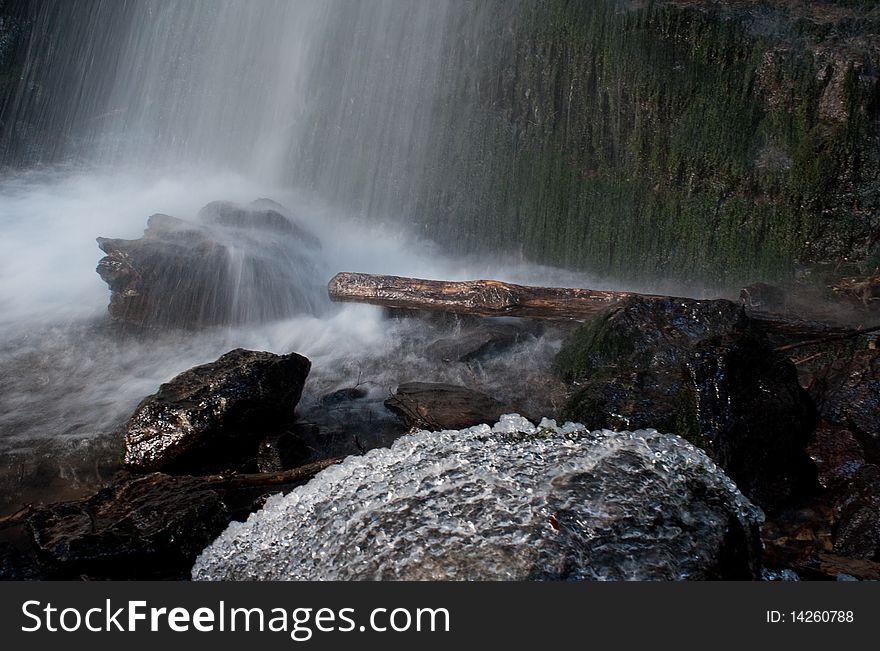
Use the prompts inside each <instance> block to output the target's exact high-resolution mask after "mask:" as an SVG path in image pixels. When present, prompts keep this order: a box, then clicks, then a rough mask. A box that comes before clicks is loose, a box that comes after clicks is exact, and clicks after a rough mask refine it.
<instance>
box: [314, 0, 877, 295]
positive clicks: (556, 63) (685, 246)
mask: <svg viewBox="0 0 880 651" xmlns="http://www.w3.org/2000/svg"><path fill="white" fill-rule="evenodd" d="M868 6H869V5H865V7H868ZM858 7H861V5H858ZM858 7H856V6H854V8H853V10H852V11H853V18H852V22H851V24H850V26H849V27H848V28H847V29H851V30H862V31H866V33H868V32H869V31H870V30H871V29H872V28H873V27H872V24H870V23H865V24H862V23H861V22H859V16H860V15H861V14H859V11H862V10H860V9H859V8H858ZM865 11H867V10H865ZM452 13H453V18H452V20H453V21H454V22H453V23H452V24H450V25H449V26H447V29H448V30H449V33H451V34H455V35H456V38H450V39H448V42H447V43H446V45H445V49H444V51H443V52H442V54H441V56H440V57H439V58H438V61H439V62H440V68H439V70H438V71H437V89H436V93H437V100H436V102H435V106H433V112H432V114H431V128H430V130H428V131H426V132H425V133H421V134H419V138H420V139H421V138H424V139H425V141H426V142H427V145H426V146H425V148H424V150H425V151H426V152H429V153H430V155H429V156H427V160H426V162H425V164H424V166H421V167H420V166H411V167H407V168H404V169H399V168H395V167H394V166H393V165H387V166H383V168H382V169H380V170H376V169H375V167H376V166H375V165H372V166H371V165H368V164H366V162H365V161H364V160H361V159H359V158H358V156H357V155H351V156H349V157H346V159H345V160H343V161H341V162H339V164H341V165H344V166H346V168H350V170H351V171H352V174H345V173H344V172H345V170H344V169H333V170H326V169H325V170H321V169H320V168H318V169H317V172H316V176H315V183H316V184H318V185H320V183H322V182H324V180H325V179H335V178H358V179H360V180H359V181H358V183H357V184H356V185H353V186H351V187H348V188H345V189H343V190H342V191H341V193H340V192H337V194H341V195H344V196H343V199H345V197H346V196H347V197H348V199H349V200H350V201H351V202H352V207H353V208H354V209H357V210H366V211H375V212H377V213H379V214H380V215H381V217H382V218H383V219H386V218H387V216H388V215H389V214H399V215H401V217H402V218H403V219H405V220H412V219H413V218H415V219H416V220H417V222H418V224H419V227H420V228H419V230H420V232H422V233H424V234H426V235H428V236H429V237H432V238H434V239H436V240H438V241H440V242H441V243H446V244H447V245H449V246H450V247H451V248H454V249H455V250H456V251H457V252H463V253H482V252H485V251H487V250H488V251H495V250H498V249H499V248H501V249H505V250H508V251H510V250H512V251H515V252H517V253H521V254H522V256H523V257H525V258H527V259H531V260H537V261H541V262H543V263H549V264H553V265H561V266H565V267H569V268H576V269H583V270H587V271H590V272H593V273H594V274H596V275H597V276H599V277H600V278H601V277H608V278H611V277H613V278H616V279H625V280H641V281H644V280H651V281H656V280H657V279H659V278H669V279H676V280H679V281H684V282H694V283H695V284H705V283H708V284H711V285H714V286H716V287H735V286H741V285H742V284H743V283H745V282H751V281H756V280H765V281H780V280H783V279H786V278H788V277H791V275H792V271H793V269H794V267H795V265H796V263H799V262H804V261H809V260H811V259H833V260H837V259H840V258H841V257H843V256H847V257H852V254H851V253H845V252H843V249H845V248H849V249H852V248H853V246H849V244H850V242H853V243H855V244H858V243H859V242H869V241H871V237H872V236H871V233H870V228H867V227H866V225H865V224H866V217H865V215H866V214H868V213H867V212H866V209H867V210H868V211H869V210H870V207H869V206H868V204H870V206H873V205H874V203H877V192H876V188H874V186H873V185H872V180H871V179H875V178H876V177H877V176H878V169H877V165H878V163H877V161H878V160H880V156H878V152H877V144H876V143H877V142H878V140H877V138H876V135H877V133H876V130H877V124H878V106H880V100H878V93H880V91H878V85H877V83H876V81H870V79H869V78H868V77H864V78H862V77H860V75H859V73H858V70H857V69H856V68H855V67H853V66H851V67H850V68H849V69H848V70H847V71H845V79H844V83H843V104H844V107H843V108H844V111H843V112H844V114H845V116H846V117H845V123H843V124H828V122H827V120H826V121H823V120H821V119H820V116H819V114H820V111H819V104H820V101H819V100H820V98H821V97H822V94H823V92H825V90H826V84H827V82H826V81H825V79H826V77H827V74H828V73H829V70H828V69H827V62H826V61H824V60H822V61H820V60H817V58H816V55H814V54H813V52H812V50H811V48H809V47H806V46H802V45H797V44H793V42H792V41H791V39H790V36H791V34H792V33H795V34H796V33H799V30H800V32H803V31H804V30H808V29H809V28H810V24H809V21H801V22H797V21H795V20H793V19H792V20H789V22H788V23H785V24H782V25H781V26H780V27H779V30H780V35H779V36H778V37H776V40H774V37H773V36H772V35H770V36H765V35H758V34H756V33H753V32H751V31H750V27H749V24H748V21H747V20H740V19H738V18H736V17H733V18H731V17H730V16H728V15H721V14H719V13H717V12H715V11H712V10H705V11H704V10H701V9H697V8H694V7H688V6H681V5H679V4H676V3H667V2H653V3H647V4H646V5H645V6H642V7H640V8H635V9H633V8H631V7H630V8H629V9H627V10H625V9H624V8H623V7H622V5H621V3H620V2H617V1H616V0H594V1H591V2H583V1H582V0H541V1H537V2H536V1H529V2H526V1H521V2H506V1H505V2H501V1H500V0H490V1H488V2H483V3H475V4H474V5H472V6H470V9H469V11H461V12H452ZM862 13H864V11H863V12H862ZM781 20H782V19H781ZM783 22H784V21H783ZM352 29H353V27H352ZM823 29H824V30H826V31H827V28H825V27H823ZM807 37H809V38H826V37H828V38H830V36H828V34H824V35H823V34H812V33H810V34H805V38H807ZM343 42H344V39H343ZM830 72H834V73H840V71H833V70H831V71H830ZM838 76H839V74H838ZM321 78H323V77H321ZM331 85H332V84H325V86H327V87H329V86H331ZM346 101H348V100H347V99H346ZM333 103H334V102H332V101H328V102H327V104H330V105H332V104H333ZM374 109H375V110H379V109H376V108H375V107H374V106H373V105H372V104H367V103H365V105H364V108H362V110H365V111H372V110H374ZM316 119H317V122H318V125H319V126H318V127H317V128H316V129H315V131H314V133H315V143H317V144H318V146H320V144H321V143H322V142H324V140H325V139H326V137H329V136H326V135H324V134H331V133H332V132H333V129H335V128H336V126H337V125H336V124H335V123H334V122H333V116H318V117H317V118H316ZM322 120H323V121H325V122H322ZM321 125H323V126H321ZM353 149H354V148H353ZM383 160H384V159H383ZM386 168H387V169H386ZM366 169H369V170H370V172H371V173H370V177H369V179H368V178H366V177H364V173H363V170H366ZM358 171H359V172H360V175H358V174H355V173H354V172H358ZM336 190H337V191H338V190H339V189H338V188H337V189H336ZM871 197H873V199H872V198H871ZM365 200H368V203H366V204H365V203H364V201H365ZM871 202H874V203H871ZM831 207H833V208H835V212H833V213H829V212H828V210H829V208H831ZM847 215H849V216H852V219H850V218H849V217H847ZM841 234H843V235H842V238H843V240H845V241H847V244H846V245H845V246H844V245H842V246H837V247H836V248H835V246H832V245H831V244H830V243H829V242H830V240H831V237H832V236H834V237H835V238H838V239H839V238H840V237H841ZM808 243H809V244H808ZM862 248H864V247H862ZM856 249H858V250H861V249H859V248H858V246H856Z"/></svg>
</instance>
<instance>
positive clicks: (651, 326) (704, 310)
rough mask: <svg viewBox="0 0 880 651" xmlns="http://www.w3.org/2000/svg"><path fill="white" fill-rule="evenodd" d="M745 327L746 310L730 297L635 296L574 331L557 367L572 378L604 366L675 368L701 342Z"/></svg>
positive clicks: (650, 368) (561, 372) (565, 377)
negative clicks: (706, 298)
mask: <svg viewBox="0 0 880 651" xmlns="http://www.w3.org/2000/svg"><path fill="white" fill-rule="evenodd" d="M744 325H745V317H744V316H743V313H742V308H741V307H740V306H739V305H737V304H736V303H733V302H731V301H725V300H716V301H696V300H690V299H686V298H664V299H649V298H646V297H643V296H633V297H630V298H627V299H625V300H623V301H621V302H620V303H618V304H617V305H616V306H615V307H613V308H611V309H610V310H607V311H605V312H603V313H601V314H599V315H597V316H596V317H594V318H593V319H591V320H590V321H588V322H587V323H585V324H584V325H583V326H581V328H579V329H578V330H577V331H575V332H574V333H573V334H572V335H571V336H570V337H569V338H568V339H567V340H566V342H565V344H564V345H563V347H562V349H561V350H560V351H559V354H558V355H557V357H556V362H555V365H556V370H557V372H558V373H559V374H560V375H561V376H562V378H563V379H565V380H566V381H569V382H576V381H579V380H583V379H587V378H589V376H590V375H592V374H593V373H595V372H597V371H600V372H601V371H603V370H606V369H612V370H615V371H617V370H619V371H621V372H623V373H626V374H629V373H631V372H633V371H641V370H655V371H656V370H663V369H669V368H673V369H675V370H677V369H678V366H679V364H680V363H681V361H682V360H683V359H684V358H685V357H686V356H687V355H688V354H689V353H690V351H691V350H692V349H693V347H694V346H695V345H696V344H697V343H698V342H700V341H702V340H703V339H706V338H707V337H712V336H717V335H722V334H726V333H728V332H732V331H734V330H735V329H737V328H741V327H743V326H744Z"/></svg>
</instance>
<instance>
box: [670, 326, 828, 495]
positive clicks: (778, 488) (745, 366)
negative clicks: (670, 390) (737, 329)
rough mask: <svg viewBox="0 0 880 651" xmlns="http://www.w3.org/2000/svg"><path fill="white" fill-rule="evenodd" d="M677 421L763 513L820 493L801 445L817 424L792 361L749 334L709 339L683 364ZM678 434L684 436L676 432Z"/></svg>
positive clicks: (805, 441)
mask: <svg viewBox="0 0 880 651" xmlns="http://www.w3.org/2000/svg"><path fill="white" fill-rule="evenodd" d="M684 375H685V379H684V383H683V385H682V388H683V394H684V395H683V398H682V400H683V401H685V402H687V401H692V402H691V405H690V409H684V410H683V411H684V412H690V413H691V414H692V418H691V420H690V422H687V420H688V419H687V418H686V417H682V418H681V419H680V428H679V429H680V431H681V429H682V428H687V429H689V430H690V432H688V433H687V434H688V436H687V438H689V440H692V441H695V442H697V443H698V444H699V445H700V446H701V447H702V448H704V449H705V450H706V451H707V452H708V453H709V455H710V456H711V457H712V458H713V459H714V460H715V462H716V463H717V464H718V465H719V466H721V467H722V468H724V470H725V472H726V473H727V474H728V475H729V476H730V477H731V479H733V480H734V481H735V482H736V484H737V486H739V488H740V490H742V491H743V493H745V494H746V495H748V496H749V498H750V499H751V500H752V501H754V502H755V503H756V504H758V505H759V506H761V507H762V508H764V509H770V510H772V509H775V508H778V507H780V506H781V505H782V504H784V503H785V502H786V501H788V500H789V499H790V498H791V497H793V496H795V495H809V494H811V493H814V492H815V489H816V488H817V487H818V486H817V483H816V470H815V466H814V465H813V464H812V462H811V461H810V459H809V457H808V456H807V453H806V452H805V447H806V444H807V441H808V440H809V438H810V435H811V434H812V432H813V430H814V429H815V427H816V424H817V422H818V418H817V415H816V409H815V407H814V405H813V402H812V400H811V399H810V396H809V395H808V394H807V392H806V391H805V390H804V389H803V388H802V387H801V386H800V384H799V383H798V379H797V369H796V368H795V366H794V364H793V363H792V362H791V360H789V359H787V358H786V357H784V356H783V355H781V354H780V353H777V352H775V351H774V350H773V349H772V348H771V347H770V346H769V344H767V343H766V342H765V341H763V340H760V339H757V338H753V337H750V336H747V335H728V336H726V337H718V338H712V339H708V340H706V341H704V342H703V343H701V344H700V345H699V346H697V347H696V349H695V351H694V352H693V354H692V355H691V357H690V358H689V359H688V360H687V361H686V362H685V364H684ZM682 433H683V434H684V432H682Z"/></svg>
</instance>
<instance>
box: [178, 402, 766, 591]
mask: <svg viewBox="0 0 880 651" xmlns="http://www.w3.org/2000/svg"><path fill="white" fill-rule="evenodd" d="M761 519H762V515H761V513H760V511H759V510H758V509H756V508H755V507H754V506H753V505H752V504H750V503H749V502H748V500H746V499H745V498H744V497H743V496H742V494H741V493H740V492H739V491H738V490H737V489H736V487H735V486H734V485H733V483H732V482H731V481H730V480H729V479H728V478H727V477H726V476H725V475H724V473H723V472H721V471H720V470H719V469H718V468H717V466H715V464H713V463H712V462H711V461H710V460H709V459H708V458H707V457H706V455H705V454H704V453H703V452H701V451H699V450H697V449H695V448H694V447H693V446H691V445H689V444H688V443H686V442H685V441H684V440H682V439H681V438H679V437H676V436H669V435H663V434H659V433H657V432H654V431H642V432H634V433H630V432H619V433H618V432H609V431H596V432H588V431H585V430H584V429H583V428H582V427H580V426H577V425H566V426H565V427H563V428H559V427H557V426H556V424H555V423H553V422H552V421H543V422H542V423H541V424H540V426H539V427H535V426H534V425H532V424H531V423H529V422H528V421H526V420H525V419H524V418H521V417H519V416H515V415H510V416H505V417H504V418H502V420H501V422H499V423H498V424H497V425H495V427H489V426H488V425H482V426H478V427H473V428H471V429H468V430H461V431H444V432H440V433H437V432H425V431H422V432H416V433H413V434H410V435H408V436H405V437H402V438H400V439H398V440H397V441H396V442H395V443H394V445H392V446H391V448H390V449H380V450H373V451H371V452H370V453H368V454H366V455H363V456H357V457H349V458H348V459H346V460H345V461H344V462H343V463H342V464H339V465H336V466H333V467H331V468H328V469H327V470H325V471H323V472H322V473H320V474H319V475H318V476H316V477H315V478H314V479H313V480H312V481H311V482H309V483H308V484H306V485H305V486H301V487H298V488H296V489H294V491H293V492H292V493H291V494H289V495H288V496H286V497H284V496H280V495H276V496H273V497H270V498H269V499H268V500H267V501H266V504H265V506H264V508H263V510H262V511H260V512H258V513H257V514H255V515H254V516H252V517H251V518H250V519H249V520H248V521H247V522H245V523H235V524H233V525H231V526H230V527H229V528H228V529H227V530H226V531H225V532H224V533H223V534H222V535H221V536H220V537H219V538H218V539H217V540H216V541H215V542H214V543H213V544H212V545H211V546H210V547H209V548H207V549H206V550H205V551H204V552H203V553H202V554H201V555H200V556H199V558H198V559H197V561H196V563H195V565H194V567H193V578H195V579H199V580H204V579H214V580H229V579H257V578H259V579H307V580H318V579H328V580H352V579H354V580H375V579H380V580H400V579H403V580H527V579H532V580H584V579H586V580H590V579H604V580H624V579H627V580H633V579H643V580H680V579H754V578H757V577H758V573H759V567H758V565H759V562H758V559H759V555H760V541H759V539H758V527H759V526H760V522H761ZM282 541H283V542H282ZM275 543H277V544H275ZM281 550H283V551H281Z"/></svg>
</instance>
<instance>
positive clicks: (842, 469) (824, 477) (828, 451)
mask: <svg viewBox="0 0 880 651" xmlns="http://www.w3.org/2000/svg"><path fill="white" fill-rule="evenodd" d="M807 454H808V455H809V456H810V458H811V459H812V460H813V463H815V464H816V469H817V470H818V474H819V484H820V485H821V486H822V487H823V488H824V489H826V490H828V491H830V492H831V493H835V494H836V493H839V492H840V491H841V490H842V489H845V488H846V487H848V486H849V484H850V483H851V482H852V480H853V478H854V477H855V475H856V473H857V472H858V471H859V469H860V468H861V467H862V466H864V465H865V463H867V462H866V461H865V450H864V448H863V447H862V445H861V443H859V441H858V439H857V438H856V437H855V435H854V434H853V433H852V432H851V431H849V430H848V429H846V428H845V427H840V426H839V425H833V424H831V423H828V422H822V423H820V425H819V427H817V428H816V431H815V432H813V435H812V436H811V437H810V441H809V443H808V444H807Z"/></svg>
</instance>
